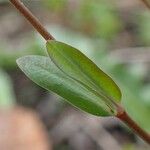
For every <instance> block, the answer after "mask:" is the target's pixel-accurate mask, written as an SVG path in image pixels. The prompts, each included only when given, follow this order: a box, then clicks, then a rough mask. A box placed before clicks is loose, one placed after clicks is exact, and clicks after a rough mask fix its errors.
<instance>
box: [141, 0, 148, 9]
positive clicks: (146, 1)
mask: <svg viewBox="0 0 150 150" xmlns="http://www.w3.org/2000/svg"><path fill="white" fill-rule="evenodd" d="M141 1H142V2H143V3H144V4H145V5H146V6H147V8H149V9H150V2H148V0H141Z"/></svg>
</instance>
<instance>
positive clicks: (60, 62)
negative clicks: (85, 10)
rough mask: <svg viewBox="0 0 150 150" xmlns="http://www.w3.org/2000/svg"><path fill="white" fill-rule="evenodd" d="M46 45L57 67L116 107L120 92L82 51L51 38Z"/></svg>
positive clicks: (110, 105)
mask: <svg viewBox="0 0 150 150" xmlns="http://www.w3.org/2000/svg"><path fill="white" fill-rule="evenodd" d="M46 45H47V51H48V54H49V56H50V58H51V59H52V61H53V62H54V63H55V64H56V65H57V66H58V68H60V69H61V70H62V71H63V72H64V73H65V74H66V75H68V76H69V77H71V78H72V79H74V80H76V81H78V82H80V83H81V84H83V85H84V86H86V87H87V88H89V89H90V90H91V91H93V92H94V93H95V94H97V95H98V96H99V97H100V98H101V99H102V100H103V101H105V103H106V105H108V106H109V107H111V108H113V109H115V108H116V103H118V102H120V100H121V92H120V89H119V87H118V86H117V85H116V84H115V82H114V81H113V80H112V79H111V78H110V77H109V76H108V75H107V74H105V73H104V72H103V71H102V70H101V69H99V68H98V67H97V66H96V65H95V64H94V63H93V62H92V61H91V60H90V59H89V58H87V57H86V56H85V55H84V54H83V53H81V52H80V51H79V50H77V49H75V48H73V47H71V46H69V45H67V44H64V43H62V42H58V41H53V40H51V41H48V42H47V44H46ZM106 63H107V62H106Z"/></svg>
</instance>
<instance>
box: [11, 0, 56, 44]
mask: <svg viewBox="0 0 150 150" xmlns="http://www.w3.org/2000/svg"><path fill="white" fill-rule="evenodd" d="M10 2H11V3H12V4H13V5H14V6H15V7H16V8H17V9H18V10H19V12H20V13H21V14H22V15H23V16H24V17H25V18H26V19H27V20H28V21H29V22H30V23H31V24H32V25H33V27H34V28H35V29H36V30H37V31H38V32H39V33H40V34H41V35H42V37H43V38H44V39H45V40H46V41H48V40H54V37H53V36H52V35H51V34H50V33H49V32H48V31H47V30H46V29H45V28H44V26H43V25H42V24H41V23H40V22H39V20H38V19H37V18H36V17H35V16H34V15H33V14H32V13H31V11H30V10H29V9H28V8H27V7H26V6H25V5H24V4H23V3H22V2H21V1H20V0H10Z"/></svg>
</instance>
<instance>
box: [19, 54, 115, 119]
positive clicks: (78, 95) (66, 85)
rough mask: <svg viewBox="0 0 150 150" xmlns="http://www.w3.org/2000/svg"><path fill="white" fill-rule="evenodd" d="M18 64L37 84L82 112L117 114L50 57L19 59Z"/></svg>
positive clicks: (99, 114)
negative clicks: (62, 69) (63, 70)
mask: <svg viewBox="0 0 150 150" xmlns="http://www.w3.org/2000/svg"><path fill="white" fill-rule="evenodd" d="M17 64H18V65H19V67H20V68H21V70H22V71H23V72H24V73H25V74H26V75H27V76H28V77H29V78H30V79H31V80H33V81H34V82H35V83H37V84H38V85H40V86H41V87H43V88H45V89H47V90H51V91H53V92H55V93H57V94H58V95H60V96H62V97H63V98H65V99H66V100H67V101H68V102H69V103H71V104H73V105H74V106H76V107H78V108H80V109H81V110H83V111H85V112H88V113H91V114H93V115H97V116H110V115H112V112H113V113H115V112H114V111H115V110H112V108H110V107H109V106H107V105H106V103H105V101H103V100H102V99H101V98H100V97H99V96H97V94H95V92H93V91H92V90H91V89H90V88H87V86H84V85H83V84H81V83H80V82H78V81H77V80H74V79H72V78H71V77H69V76H67V75H66V74H65V73H63V72H62V71H61V70H60V69H59V68H58V67H57V66H56V65H55V64H54V63H53V62H52V61H51V60H50V59H49V58H48V57H44V56H25V57H21V58H19V59H18V60H17Z"/></svg>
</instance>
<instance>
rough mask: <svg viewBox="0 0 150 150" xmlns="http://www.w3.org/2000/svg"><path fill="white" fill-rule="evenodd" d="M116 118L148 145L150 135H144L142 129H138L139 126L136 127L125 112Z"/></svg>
mask: <svg viewBox="0 0 150 150" xmlns="http://www.w3.org/2000/svg"><path fill="white" fill-rule="evenodd" d="M116 117H117V118H119V119H120V120H122V121H123V122H124V123H126V124H127V125H128V126H129V127H130V128H131V129H133V130H134V131H135V132H136V133H137V135H139V136H140V137H141V138H142V139H143V140H144V141H146V142H147V143H149V144H150V134H148V133H146V132H145V131H144V130H143V129H142V128H140V127H139V125H137V124H136V123H135V122H134V121H133V120H132V119H131V118H130V117H129V115H128V114H127V113H126V112H125V111H123V112H120V113H118V114H117V116H116Z"/></svg>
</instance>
